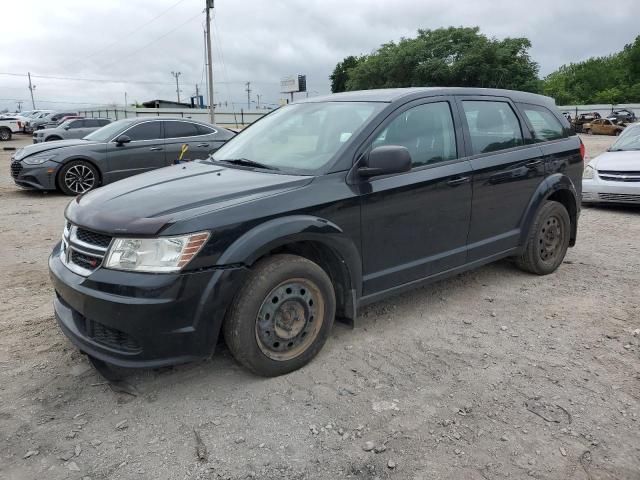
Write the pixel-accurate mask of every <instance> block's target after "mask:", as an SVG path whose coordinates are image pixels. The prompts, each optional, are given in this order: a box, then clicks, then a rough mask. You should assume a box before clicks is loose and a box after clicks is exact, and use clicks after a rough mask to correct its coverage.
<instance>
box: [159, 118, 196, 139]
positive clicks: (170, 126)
mask: <svg viewBox="0 0 640 480" xmlns="http://www.w3.org/2000/svg"><path fill="white" fill-rule="evenodd" d="M196 135H200V133H199V132H198V127H197V126H196V124H195V123H189V122H164V138H180V137H194V136H196Z"/></svg>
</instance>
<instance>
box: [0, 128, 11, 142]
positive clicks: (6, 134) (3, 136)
mask: <svg viewBox="0 0 640 480" xmlns="http://www.w3.org/2000/svg"><path fill="white" fill-rule="evenodd" d="M0 140H4V141H8V140H11V130H9V129H8V128H0Z"/></svg>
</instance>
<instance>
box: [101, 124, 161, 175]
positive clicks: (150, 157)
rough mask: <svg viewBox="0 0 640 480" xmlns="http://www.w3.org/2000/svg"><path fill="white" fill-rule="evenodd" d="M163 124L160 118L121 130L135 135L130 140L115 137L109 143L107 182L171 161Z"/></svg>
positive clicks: (126, 133)
mask: <svg viewBox="0 0 640 480" xmlns="http://www.w3.org/2000/svg"><path fill="white" fill-rule="evenodd" d="M161 124H162V122H160V121H158V120H150V121H147V122H142V123H137V124H135V125H134V126H132V127H131V128H130V129H128V130H125V131H124V132H122V134H121V135H126V136H127V137H129V138H130V139H131V141H130V142H129V143H123V144H118V143H117V142H116V141H115V139H114V140H113V141H111V142H109V143H108V144H107V163H108V165H109V169H108V173H107V174H105V180H106V183H109V182H115V181H116V180H120V179H122V178H126V177H130V176H131V175H137V174H138V173H143V172H148V171H150V170H154V169H156V168H160V167H164V166H166V165H168V163H167V161H166V159H165V152H164V139H163V138H162V131H161Z"/></svg>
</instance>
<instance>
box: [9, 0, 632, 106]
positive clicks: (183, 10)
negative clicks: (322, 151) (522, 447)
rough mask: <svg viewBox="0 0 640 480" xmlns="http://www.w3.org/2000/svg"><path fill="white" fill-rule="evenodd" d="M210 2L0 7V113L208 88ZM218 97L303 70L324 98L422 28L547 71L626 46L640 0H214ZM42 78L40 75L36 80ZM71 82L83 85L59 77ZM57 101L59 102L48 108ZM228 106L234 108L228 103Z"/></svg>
mask: <svg viewBox="0 0 640 480" xmlns="http://www.w3.org/2000/svg"><path fill="white" fill-rule="evenodd" d="M204 4H205V0H182V1H178V0H127V1H116V0H102V1H87V0H57V1H55V2H53V1H45V0H41V1H35V0H22V1H6V2H2V10H1V12H2V13H1V16H0V29H1V31H2V35H1V36H0V38H1V40H0V108H4V107H8V108H10V109H11V110H13V109H15V107H16V102H15V100H23V101H24V104H23V109H30V108H31V102H30V97H29V91H28V89H27V79H26V77H21V76H15V75H7V74H20V75H24V74H26V72H28V71H30V72H31V73H32V75H35V77H34V78H33V79H32V80H33V83H34V84H35V85H36V89H35V98H36V107H38V108H51V109H55V108H58V107H62V106H63V105H64V103H66V104H67V105H77V106H81V105H80V104H83V103H84V104H105V103H118V104H123V103H124V95H125V92H127V95H128V99H129V102H133V101H136V100H137V101H139V102H143V101H146V100H150V99H155V98H162V99H170V100H175V99H176V91H175V80H174V78H173V77H172V75H171V71H179V72H181V73H182V74H181V76H180V77H179V79H180V88H181V90H182V93H181V95H182V98H183V99H184V98H188V97H189V96H190V95H192V94H194V93H195V84H196V83H198V85H199V88H200V89H201V90H204V85H205V74H204V50H203V45H204V38H203V28H204V13H203V12H204ZM214 12H215V13H214V18H215V22H214V23H215V27H214V30H215V33H216V35H215V36H214V70H215V73H214V77H215V80H214V83H215V92H216V93H215V95H216V101H223V102H224V101H226V102H228V105H229V108H228V110H230V109H231V104H232V103H233V104H235V108H236V110H238V109H239V108H241V107H243V108H245V109H246V104H247V93H246V91H245V90H244V89H245V85H244V83H245V82H247V81H250V82H251V100H253V101H256V100H257V97H256V95H257V94H260V95H261V102H262V103H274V104H275V103H277V102H278V100H279V98H280V97H281V96H282V95H280V94H279V93H278V90H279V80H280V78H281V77H282V76H284V75H287V74H297V73H306V74H307V79H308V90H310V95H316V94H318V93H327V92H328V91H329V79H328V76H329V75H330V73H331V71H332V70H333V67H334V66H335V64H336V63H337V62H338V61H340V60H342V59H343V58H344V57H345V56H347V55H358V54H363V53H369V52H371V51H373V50H374V49H376V48H377V47H378V46H379V45H380V44H381V43H383V42H386V41H389V40H398V39H399V38H401V37H402V36H413V35H415V32H416V30H417V29H418V28H425V29H433V28H438V27H447V26H451V25H453V26H476V25H477V26H479V27H480V29H481V31H482V33H484V34H486V35H489V36H495V37H497V38H504V37H507V36H511V37H514V36H525V37H528V38H529V39H530V40H531V42H532V43H533V48H532V50H531V54H532V57H533V59H534V60H535V61H537V62H538V63H539V64H540V69H541V74H542V75H545V74H548V73H550V72H552V71H553V70H555V69H556V68H557V67H559V66H560V65H562V64H564V63H569V62H575V61H580V60H584V59H586V58H589V57H591V56H595V55H606V54H610V53H613V52H616V51H618V50H620V49H621V48H622V47H623V46H624V45H625V44H627V43H630V42H632V41H633V39H634V38H635V36H636V35H638V34H640V29H638V26H637V25H638V24H637V21H638V18H639V17H640V0H617V1H616V2H607V1H606V0H536V1H533V2H532V1H525V0H457V1H451V0H413V1H411V0H393V1H391V0H268V1H267V0H215V11H214ZM38 75H39V76H41V77H38ZM45 76H48V77H70V78H79V79H87V80H63V79H53V78H43V77H45ZM48 102H62V103H48ZM222 110H227V109H225V108H223V109H222Z"/></svg>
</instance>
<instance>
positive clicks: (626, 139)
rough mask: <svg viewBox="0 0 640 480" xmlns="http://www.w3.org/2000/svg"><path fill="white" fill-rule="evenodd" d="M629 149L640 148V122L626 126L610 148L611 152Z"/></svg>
mask: <svg viewBox="0 0 640 480" xmlns="http://www.w3.org/2000/svg"><path fill="white" fill-rule="evenodd" d="M627 150H640V124H634V125H631V126H628V127H627V128H625V129H624V130H623V131H622V134H621V135H620V136H619V137H618V139H617V140H616V141H615V143H614V144H613V145H611V148H610V149H609V151H611V152H624V151H627Z"/></svg>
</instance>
